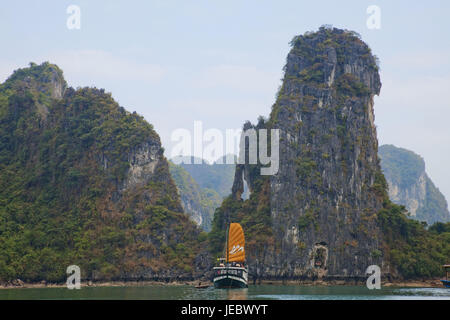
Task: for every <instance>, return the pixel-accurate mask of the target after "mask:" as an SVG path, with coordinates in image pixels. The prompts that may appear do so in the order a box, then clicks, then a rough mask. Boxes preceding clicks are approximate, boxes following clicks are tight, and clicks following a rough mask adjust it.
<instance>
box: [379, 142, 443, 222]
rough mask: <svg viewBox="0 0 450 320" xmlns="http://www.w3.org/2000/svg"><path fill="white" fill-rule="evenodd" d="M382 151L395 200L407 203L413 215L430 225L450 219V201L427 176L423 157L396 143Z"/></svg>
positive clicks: (381, 157)
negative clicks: (399, 146) (449, 202)
mask: <svg viewBox="0 0 450 320" xmlns="http://www.w3.org/2000/svg"><path fill="white" fill-rule="evenodd" d="M378 154H379V156H380V160H381V168H382V170H383V173H384V176H385V177H386V180H387V182H388V184H389V197H390V199H391V200H392V201H393V202H395V203H397V204H401V205H404V206H405V207H406V208H407V209H408V211H409V212H410V216H411V218H413V219H417V220H420V221H426V222H427V224H428V225H431V224H433V223H435V222H448V221H450V213H449V210H448V204H447V200H446V199H445V197H444V195H443V194H442V193H441V192H440V191H439V189H438V188H437V187H436V186H435V185H434V183H433V181H431V179H430V177H429V176H428V175H427V173H426V171H425V161H424V159H423V158H422V157H421V156H419V155H418V154H416V153H414V152H412V151H410V150H407V149H403V148H398V147H395V146H393V145H383V146H380V148H379V151H378Z"/></svg>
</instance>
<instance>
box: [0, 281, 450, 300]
mask: <svg viewBox="0 0 450 320" xmlns="http://www.w3.org/2000/svg"><path fill="white" fill-rule="evenodd" d="M0 299H97V300H98V299H114V300H119V299H120V300H121V299H134V300H136V299H145V300H157V299H164V300H169V299H170V300H181V299H187V300H252V299H277V300H278V299H281V300H317V299H320V300H322V299H326V300H372V299H389V300H398V299H401V300H405V299H408V300H409V299H417V300H419V299H420V300H422V299H447V300H450V290H449V289H445V288H382V289H381V290H369V289H367V288H366V287H365V286H294V285H288V286H282V285H250V286H249V288H246V289H214V288H213V287H209V288H206V289H196V288H194V287H191V286H162V285H152V286H137V287H88V288H82V289H81V290H68V289H66V288H39V289H33V288H31V289H2V290H0Z"/></svg>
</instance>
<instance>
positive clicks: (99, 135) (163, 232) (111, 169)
mask: <svg viewBox="0 0 450 320" xmlns="http://www.w3.org/2000/svg"><path fill="white" fill-rule="evenodd" d="M162 153H163V150H162V148H161V144H160V140H159V137H158V135H157V134H156V132H155V131H154V130H153V127H152V126H151V125H150V124H149V123H147V122H146V121H145V120H144V119H143V118H142V117H141V116H139V115H137V114H136V113H130V112H128V111H126V110H125V109H123V108H122V107H120V106H119V105H118V104H117V103H116V102H115V101H114V100H113V99H112V97H111V95H110V94H107V93H105V92H104V91H103V90H98V89H95V88H82V89H77V90H74V89H72V88H70V87H69V88H66V84H65V81H64V79H63V78H62V71H61V70H60V69H59V68H58V67H57V66H55V65H52V64H49V63H44V64H42V65H36V64H30V67H29V68H24V69H20V70H18V71H16V72H15V73H14V74H13V75H12V76H11V77H10V78H9V79H8V80H7V81H6V82H5V83H3V84H2V85H1V87H0V256H1V257H2V258H1V259H0V281H8V280H12V279H17V278H20V279H22V280H24V281H41V280H46V281H50V282H56V281H64V279H65V278H66V268H67V266H69V265H73V264H75V265H78V266H80V268H81V272H82V277H83V278H88V279H153V278H165V277H167V278H171V277H176V276H185V277H190V276H192V274H193V271H194V270H193V269H194V268H195V267H194V258H195V257H196V254H197V252H198V251H199V250H198V248H199V243H198V241H197V236H198V234H199V232H200V230H199V229H198V228H196V227H195V225H194V224H193V223H192V222H191V221H190V220H189V219H188V216H187V215H185V214H184V213H183V212H182V209H181V205H180V201H179V198H178V195H177V191H176V187H175V184H174V183H173V181H172V179H171V176H170V173H169V167H168V163H167V161H166V159H165V158H164V156H163V155H162ZM142 158H143V159H146V160H145V161H143V163H140V161H142V160H141V159H142ZM132 166H133V168H131V167H132ZM136 167H139V170H134V169H136ZM132 169H133V170H132ZM135 172H144V173H145V175H143V176H133V174H135V175H136V174H137V173H135ZM130 177H132V178H133V179H129V178H130Z"/></svg>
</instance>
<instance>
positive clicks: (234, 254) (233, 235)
mask: <svg viewBox="0 0 450 320" xmlns="http://www.w3.org/2000/svg"><path fill="white" fill-rule="evenodd" d="M244 247H245V238H244V230H242V227H241V225H240V224H239V223H231V224H230V230H229V231H228V246H227V248H228V249H227V251H228V252H227V255H228V257H227V260H228V261H230V262H244V261H245V248H244Z"/></svg>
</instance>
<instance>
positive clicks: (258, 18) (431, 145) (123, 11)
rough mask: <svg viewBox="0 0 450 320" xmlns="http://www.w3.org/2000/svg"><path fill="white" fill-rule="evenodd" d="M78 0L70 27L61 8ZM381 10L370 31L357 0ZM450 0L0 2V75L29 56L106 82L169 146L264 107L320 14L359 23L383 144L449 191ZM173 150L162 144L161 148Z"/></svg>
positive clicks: (340, 22) (81, 81)
mask: <svg viewBox="0 0 450 320" xmlns="http://www.w3.org/2000/svg"><path fill="white" fill-rule="evenodd" d="M69 5H77V6H79V8H80V9H81V28H80V29H79V30H69V29H68V28H67V26H66V21H67V18H68V17H69V14H67V12H66V10H67V7H68V6H69ZM370 5H377V6H379V8H380V9H381V29H379V30H378V29H377V30H369V29H368V28H367V26H366V20H367V18H368V17H369V14H367V12H366V10H367V8H368V7H369V6H370ZM449 15H450V2H449V1H444V0H443V1H420V2H419V1H380V0H378V1H377V0H373V1H362V0H355V1H331V0H330V1H310V0H309V1H299V0H296V1H264V0H253V1H249V0H240V1H234V0H226V1H225V0H208V1H185V0H178V1H168V0H161V1H132V0H128V1H92V0H89V1H79V0H71V1H56V0H55V1H17V0H15V1H4V0H2V4H1V9H0V36H1V42H2V46H1V50H0V81H4V80H5V79H6V78H7V77H8V75H10V74H11V73H12V71H13V70H14V69H17V68H19V67H25V66H27V65H28V63H29V62H30V61H33V62H36V63H41V62H43V61H50V62H52V63H56V64H57V65H59V67H61V68H62V69H63V71H64V74H65V78H66V80H67V81H68V83H69V85H71V86H73V87H78V86H96V87H101V88H105V89H106V90H107V91H109V92H112V94H113V97H114V98H115V99H116V100H117V101H118V102H119V103H120V104H121V105H122V106H124V107H125V108H126V109H127V110H130V111H134V110H135V111H137V112H138V113H140V114H142V115H143V116H144V117H145V118H146V119H147V120H148V121H149V122H150V123H152V124H153V125H154V126H155V128H156V130H157V131H158V133H159V134H160V136H161V138H162V141H163V145H164V147H165V148H166V150H170V149H171V146H172V143H171V141H170V135H171V132H173V130H175V129H177V128H186V129H189V130H193V123H194V120H201V121H203V127H204V129H208V128H218V129H221V130H225V129H227V128H231V129H234V128H236V129H237V128H240V127H241V126H242V124H243V122H244V121H245V120H250V121H256V119H257V117H258V115H264V116H267V115H268V114H269V112H270V107H271V105H272V104H273V103H274V100H275V94H276V91H277V89H278V87H279V85H280V79H281V77H282V67H283V66H284V64H285V61H286V55H287V53H288V51H289V44H288V43H289V41H290V40H291V39H292V37H293V36H295V35H298V34H303V33H304V32H306V31H314V30H317V29H318V28H319V27H320V26H321V25H323V24H330V25H333V26H335V27H339V28H346V29H351V30H354V31H357V32H358V33H360V34H361V35H362V38H363V40H364V41H365V42H367V43H368V44H369V46H370V47H371V48H372V51H373V53H374V54H376V55H377V56H378V57H379V58H380V61H381V80H382V83H383V87H382V89H381V94H380V97H377V98H376V100H375V115H376V124H377V126H378V138H379V141H380V144H386V143H389V144H394V145H396V146H399V147H404V148H407V149H410V150H413V151H415V152H416V153H418V154H420V155H421V156H423V157H424V158H425V160H426V165H427V172H428V174H429V175H430V176H431V178H432V180H433V181H434V182H435V183H436V185H437V186H438V187H439V188H440V190H441V191H442V192H443V193H444V194H445V195H446V197H447V199H450V168H449V162H450V124H449V120H448V119H449V118H450V99H449V98H448V94H449V92H450V36H449V34H450V20H449V19H448V16H449ZM169 155H170V154H169Z"/></svg>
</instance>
